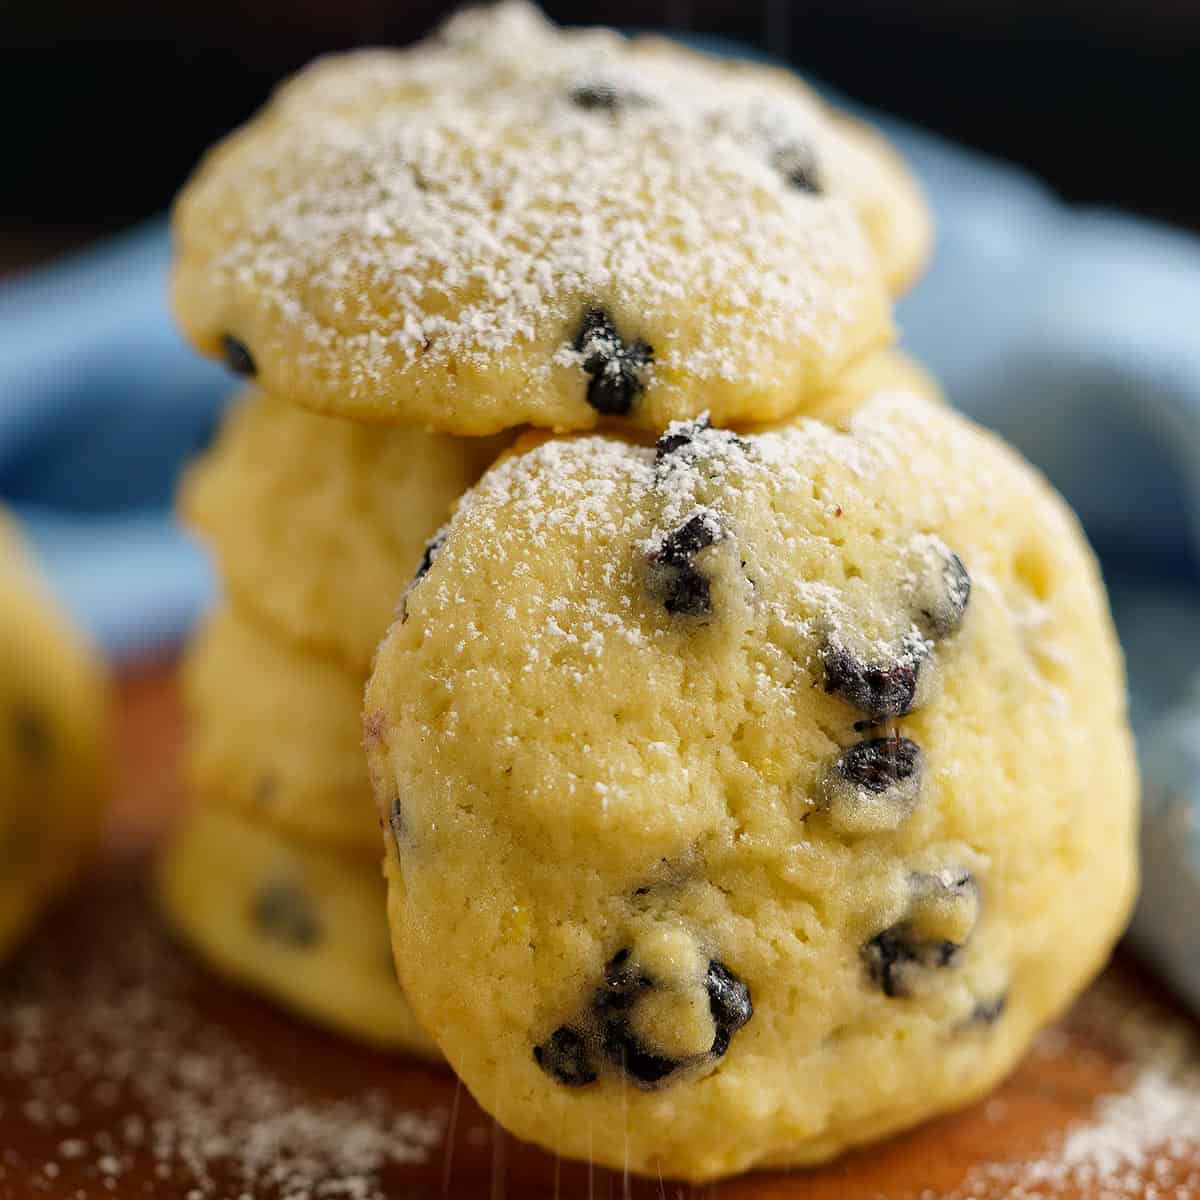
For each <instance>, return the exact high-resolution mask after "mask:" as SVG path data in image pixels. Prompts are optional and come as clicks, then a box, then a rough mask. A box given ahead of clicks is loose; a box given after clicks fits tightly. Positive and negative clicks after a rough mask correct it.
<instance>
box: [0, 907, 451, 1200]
mask: <svg viewBox="0 0 1200 1200" xmlns="http://www.w3.org/2000/svg"><path fill="white" fill-rule="evenodd" d="M104 900H105V901H106V902H107V903H106V904H105V905H104V907H103V909H102V911H98V912H96V913H95V915H92V914H90V913H89V914H88V915H85V916H83V918H82V919H83V923H84V924H85V925H86V936H84V937H82V938H81V939H80V941H81V943H82V949H81V945H79V944H70V945H63V946H61V948H60V947H58V946H57V945H51V946H47V945H46V944H45V943H43V944H42V945H41V946H40V947H39V950H38V952H37V953H36V954H34V955H32V956H31V957H29V958H28V959H26V960H24V961H23V962H19V963H18V964H16V966H15V967H13V968H10V969H9V970H7V971H6V972H5V974H4V975H3V976H0V1080H3V1081H4V1083H3V1087H2V1088H0V1130H3V1129H5V1128H6V1127H7V1128H8V1129H10V1130H11V1129H13V1128H14V1127H17V1126H18V1124H19V1126H20V1127H23V1129H24V1132H23V1134H22V1136H20V1137H19V1138H14V1137H12V1135H11V1134H9V1135H8V1136H7V1137H3V1136H0V1197H4V1198H5V1200H8V1197H10V1196H11V1197H14V1198H15V1197H25V1196H28V1195H30V1194H31V1189H32V1191H34V1192H36V1191H38V1190H41V1191H50V1192H56V1191H57V1190H58V1189H59V1188H60V1187H62V1186H63V1181H64V1180H66V1179H68V1178H69V1179H70V1180H71V1181H72V1183H73V1185H74V1186H73V1187H72V1188H71V1190H70V1191H69V1192H68V1193H67V1194H69V1195H72V1196H73V1197H74V1198H75V1200H85V1197H89V1196H104V1195H112V1194H117V1195H121V1196H132V1195H162V1196H172V1197H174V1196H180V1197H187V1198H188V1200H208V1198H209V1197H214V1198H215V1197H230V1198H231V1200H241V1197H247V1198H249V1197H253V1198H254V1200H259V1198H266V1197H270V1198H275V1197H279V1198H281V1200H282V1198H287V1200H317V1198H318V1197H329V1198H338V1200H340V1198H343V1197H344V1198H346V1200H376V1198H379V1200H381V1198H382V1197H384V1196H385V1195H389V1194H392V1189H391V1187H388V1186H385V1185H386V1181H387V1179H388V1177H389V1172H394V1171H395V1170H396V1169H398V1168H403V1167H406V1166H413V1165H419V1164H421V1163H424V1162H425V1161H426V1160H427V1159H429V1158H430V1156H431V1154H432V1153H433V1150H434V1148H435V1147H438V1146H440V1143H441V1139H442V1134H443V1130H444V1125H445V1114H444V1112H441V1111H439V1110H430V1109H429V1108H428V1107H424V1108H415V1109H409V1108H408V1107H406V1106H405V1104H404V1102H403V1098H402V1097H399V1096H397V1095H395V1094H393V1093H391V1092H389V1090H388V1088H387V1071H386V1068H385V1069H384V1070H383V1071H376V1072H375V1076H376V1078H377V1079H378V1080H379V1086H374V1087H369V1088H363V1087H362V1086H361V1084H360V1083H359V1079H360V1075H359V1074H358V1072H357V1071H356V1069H355V1064H356V1062H357V1064H358V1066H359V1068H361V1065H362V1062H363V1061H364V1060H366V1061H370V1060H371V1059H372V1058H373V1057H374V1056H372V1055H370V1054H369V1053H368V1052H364V1051H362V1050H357V1049H355V1048H353V1047H348V1046H343V1045H342V1044H341V1043H337V1042H335V1041H333V1040H332V1039H324V1038H322V1037H321V1036H320V1035H317V1034H312V1035H309V1036H304V1034H303V1032H302V1031H297V1032H295V1033H293V1034H292V1035H291V1045H290V1046H289V1045H288V1035H287V1032H286V1029H287V1026H286V1023H285V1022H282V1021H281V1025H283V1028H284V1035H283V1041H282V1053H281V1038H280V1031H279V1029H275V1031H274V1035H273V1036H272V1037H271V1038H269V1039H266V1043H267V1044H264V1045H261V1046H260V1045H257V1044H256V1043H255V1042H254V1041H253V1040H252V1039H251V1038H249V1037H247V1036H245V1032H244V1031H241V1030H239V1029H237V1028H236V1027H233V1026H231V1025H230V1024H228V1023H227V1022H226V1020H225V1019H224V1018H225V1017H226V1015H227V1014H225V1013H223V1012H219V1011H218V1012H216V1013H214V1012H213V1011H212V1010H211V1008H210V1007H208V1006H206V1004H205V997H204V995H203V994H202V991H203V988H204V987H205V986H206V985H205V982H204V979H203V976H202V975H200V974H199V973H198V971H197V970H196V969H195V968H194V967H193V966H192V965H191V964H190V963H188V962H187V961H186V959H185V958H184V957H183V956H182V954H181V953H179V952H177V951H175V950H174V949H173V948H172V947H171V946H169V945H168V944H167V942H166V941H165V938H164V936H163V934H162V933H161V931H160V930H159V929H158V928H157V927H156V926H155V924H154V919H153V914H152V913H151V912H149V911H147V910H146V908H145V905H144V901H142V900H141V899H140V898H139V897H138V896H137V895H136V894H135V893H134V892H133V891H132V889H131V888H124V889H121V890H117V891H110V892H106V893H105V894H104ZM81 932H82V931H81ZM70 940H71V942H72V943H74V942H75V937H74V935H72V936H71V938H70ZM198 986H199V989H200V990H198ZM233 999H234V1002H235V1004H236V1002H237V1000H238V999H240V998H239V997H234V998H233ZM386 1061H387V1060H386V1059H385V1060H384V1062H385V1063H386ZM6 1143H7V1144H6Z"/></svg>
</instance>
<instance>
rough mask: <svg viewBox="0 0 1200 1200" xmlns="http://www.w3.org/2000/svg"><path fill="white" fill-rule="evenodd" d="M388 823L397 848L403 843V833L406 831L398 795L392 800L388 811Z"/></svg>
mask: <svg viewBox="0 0 1200 1200" xmlns="http://www.w3.org/2000/svg"><path fill="white" fill-rule="evenodd" d="M388 825H389V827H390V828H391V831H392V837H393V838H395V840H396V849H397V850H399V849H400V847H401V846H402V845H403V844H404V839H405V834H406V833H407V830H406V827H405V822H404V810H403V809H402V808H401V807H400V798H399V796H397V797H396V799H395V800H393V801H392V809H391V812H389V813H388Z"/></svg>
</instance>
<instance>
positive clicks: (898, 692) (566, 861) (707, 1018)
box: [364, 387, 1136, 1180]
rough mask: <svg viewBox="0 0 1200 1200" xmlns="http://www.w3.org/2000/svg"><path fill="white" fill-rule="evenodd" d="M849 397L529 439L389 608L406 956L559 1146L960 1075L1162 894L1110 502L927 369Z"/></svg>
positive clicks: (857, 1109) (653, 1152) (787, 1147)
mask: <svg viewBox="0 0 1200 1200" xmlns="http://www.w3.org/2000/svg"><path fill="white" fill-rule="evenodd" d="M829 411H830V413H831V418H830V421H829V422H820V421H816V420H796V421H793V422H789V423H786V424H783V425H780V426H778V427H776V428H774V429H769V430H760V431H756V432H753V433H746V434H742V435H737V434H733V433H730V432H727V431H722V430H714V429H709V428H705V427H704V426H703V425H702V424H701V423H681V424H677V425H674V426H672V427H671V428H670V429H668V430H667V431H666V433H665V434H664V435H663V437H662V438H661V439H660V440H659V443H658V445H657V447H656V448H654V449H650V448H643V447H637V446H633V445H630V444H628V443H627V442H624V441H621V440H618V439H616V438H611V437H597V436H587V437H576V438H557V439H550V440H548V441H543V442H542V443H540V444H532V445H531V443H530V442H525V443H518V447H517V450H516V451H515V452H514V453H512V454H510V455H509V456H508V457H507V458H505V459H503V460H501V462H500V463H499V464H498V465H497V466H496V467H494V468H493V469H492V470H490V471H489V472H488V473H487V474H486V475H485V476H484V477H483V479H482V480H481V482H480V483H479V484H478V485H477V486H476V488H475V489H473V491H471V492H470V493H468V494H467V496H466V497H465V498H464V499H463V501H462V502H461V503H460V505H459V507H458V509H457V512H456V514H455V517H454V518H453V520H452V522H451V524H450V526H449V527H448V532H447V537H446V539H445V541H444V543H443V545H442V546H441V548H440V550H439V552H438V554H437V556H436V557H435V558H434V560H433V563H432V566H431V568H430V570H429V571H428V573H427V574H426V575H425V576H424V578H423V579H421V580H420V581H419V582H418V583H417V584H416V585H415V586H414V587H413V588H412V589H411V590H410V592H409V593H408V596H407V600H406V609H407V620H406V621H405V622H404V623H397V624H395V625H394V626H393V627H392V630H391V632H390V634H389V636H388V638H387V640H386V641H385V642H384V643H383V645H382V647H381V650H380V653H379V656H378V658H377V661H376V665H375V668H374V672H373V675H372V678H371V681H370V684H369V686H368V692H367V701H366V708H365V718H364V719H365V731H366V737H367V748H368V755H369V758H370V763H371V777H372V781H373V784H374V786H375V789H376V795H377V800H378V802H379V805H380V811H381V815H382V816H383V817H385V818H386V819H387V820H388V823H389V826H390V828H391V830H392V833H393V836H392V839H391V844H390V847H389V853H388V856H387V871H388V877H389V885H390V888H389V917H390V924H391V930H392V937H393V944H394V946H395V948H396V952H397V962H398V964H399V969H400V971H401V974H402V977H403V978H404V980H405V983H406V986H407V987H408V989H409V994H410V997H411V999H412V1002H413V1006H414V1008H415V1010H416V1011H417V1013H418V1014H419V1016H420V1017H421V1018H422V1019H423V1020H425V1021H426V1023H427V1025H428V1027H429V1029H430V1031H431V1033H432V1034H433V1036H434V1037H435V1038H436V1039H437V1041H438V1043H439V1044H440V1045H441V1047H442V1049H443V1050H444V1052H445V1053H446V1056H447V1058H448V1059H449V1061H450V1063H451V1065H452V1066H453V1067H454V1068H455V1070H456V1071H457V1072H458V1073H459V1075H460V1077H461V1078H462V1080H463V1082H464V1083H465V1084H466V1085H467V1087H468V1088H470V1090H471V1092H472V1093H473V1094H474V1095H475V1097H476V1098H477V1099H478V1100H479V1101H480V1103H481V1104H483V1105H484V1106H485V1107H487V1108H488V1109H489V1110H490V1111H491V1112H492V1113H493V1114H494V1115H495V1116H496V1117H497V1119H498V1120H499V1121H501V1123H503V1124H504V1125H506V1126H507V1127H508V1128H510V1129H511V1130H512V1131H513V1132H514V1133H516V1134H517V1135H519V1136H521V1137H524V1138H527V1139H530V1140H533V1141H536V1142H538V1143H540V1144H542V1145H544V1146H547V1147H549V1148H550V1149H552V1150H554V1151H555V1152H558V1153H562V1154H567V1155H572V1156H577V1157H581V1158H586V1157H588V1156H589V1155H590V1156H592V1157H594V1159H595V1160H596V1161H599V1162H603V1163H606V1164H609V1165H612V1166H614V1167H621V1166H623V1165H627V1166H629V1167H631V1168H632V1169H634V1170H637V1171H641V1172H646V1173H649V1174H651V1175H653V1174H654V1173H655V1172H656V1171H661V1172H662V1174H663V1175H664V1176H667V1177H682V1178H687V1179H692V1180H704V1179H711V1178H715V1177H718V1176H721V1175H726V1174H730V1173H733V1172H736V1171H741V1170H744V1169H747V1168H750V1167H754V1166H762V1165H782V1164H799V1163H808V1162H817V1161H820V1160H823V1159H827V1158H829V1157H831V1156H832V1155H834V1154H836V1153H838V1152H839V1151H841V1150H843V1149H845V1148H847V1147H849V1146H852V1145H855V1144H857V1143H860V1142H864V1141H867V1140H870V1139H873V1138H877V1137H882V1136H884V1135H886V1134H888V1133H890V1132H893V1131H896V1130H899V1129H902V1128H904V1127H906V1126H909V1125H912V1124H914V1123H916V1122H918V1121H920V1120H922V1119H924V1118H926V1117H929V1116H932V1115H934V1114H936V1113H939V1112H943V1111H945V1110H947V1109H950V1108H954V1107H956V1106H959V1105H962V1104H965V1103H966V1102H968V1101H969V1100H971V1099H973V1098H974V1097H976V1096H979V1095H980V1094H982V1093H983V1092H985V1091H986V1090H987V1089H988V1088H989V1087H990V1086H992V1085H993V1084H994V1083H995V1082H996V1080H997V1079H999V1078H1000V1077H1001V1076H1002V1075H1003V1074H1004V1073H1005V1072H1007V1071H1008V1070H1009V1069H1010V1068H1011V1067H1012V1066H1013V1064H1014V1063H1015V1062H1016V1061H1017V1059H1018V1058H1019V1057H1020V1055H1021V1054H1022V1052H1023V1051H1024V1049H1025V1048H1026V1047H1027V1046H1028V1044H1029V1042H1030V1039H1031V1038H1032V1037H1033V1035H1034V1034H1035V1032H1036V1031H1037V1030H1038V1029H1039V1028H1041V1027H1042V1026H1043V1025H1044V1024H1045V1023H1046V1022H1047V1021H1049V1020H1050V1019H1052V1018H1053V1017H1054V1016H1055V1015H1056V1014H1057V1013H1059V1012H1060V1011H1061V1010H1062V1009H1063V1008H1064V1007H1065V1006H1066V1005H1067V1004H1068V1003H1069V1002H1070V1000H1071V999H1072V998H1073V997H1074V996H1075V995H1076V993H1077V992H1078V990H1079V989H1080V988H1081V987H1082V986H1083V984H1084V983H1085V982H1086V981H1087V980H1088V979H1089V978H1090V977H1091V976H1092V975H1093V973H1094V972H1095V971H1096V970H1097V969H1098V968H1099V966H1100V964H1101V963H1102V962H1103V960H1104V959H1105V957H1106V956H1107V954H1108V952H1109V950H1110V948H1111V946H1112V944H1113V942H1114V940H1115V938H1116V937H1117V935H1118V934H1119V932H1120V930H1121V928H1122V926H1123V923H1124V921H1125V919H1126V916H1127V913H1128V910H1129V906H1130V902H1131V898H1132V895H1133V891H1134V884H1135V874H1136V854H1135V851H1136V829H1135V826H1136V783H1135V776H1134V766H1133V756H1132V746H1131V739H1130V735H1129V730H1128V726H1127V722H1126V716H1125V695H1124V680H1123V669H1122V663H1121V660H1120V655H1119V651H1118V649H1117V646H1116V641H1115V638H1114V635H1113V630H1112V626H1111V621H1110V618H1109V614H1108V610H1107V604H1106V601H1105V597H1104V592H1103V589H1102V586H1101V583H1100V579H1099V574H1098V571H1097V569H1096V564H1095V562H1094V560H1093V558H1092V555H1091V553H1090V551H1089V549H1088V547H1087V545H1086V543H1085V542H1084V539H1083V537H1082V535H1081V533H1080V530H1079V528H1078V525H1077V523H1076V521H1075V519H1074V517H1073V515H1072V514H1071V513H1070V511H1069V510H1068V509H1067V508H1066V506H1065V505H1064V504H1063V502H1062V501H1061V499H1060V498H1059V497H1058V496H1057V495H1056V494H1054V493H1053V492H1052V491H1051V490H1050V489H1049V488H1048V486H1047V485H1046V483H1045V481H1044V480H1043V479H1042V478H1041V477H1040V476H1039V475H1038V474H1037V473H1036V472H1034V471H1033V470H1032V468H1030V467H1029V466H1028V465H1027V464H1026V463H1024V462H1023V461H1022V460H1021V459H1020V458H1019V457H1018V456H1017V455H1016V454H1015V453H1013V452H1012V451H1011V450H1010V449H1009V448H1008V447H1006V446H1004V445H1003V444H1002V443H1000V442H999V441H998V440H997V439H995V438H994V437H992V436H990V435H988V434H986V433H984V432H983V431H981V430H979V429H978V428H977V427H975V426H973V425H972V424H971V423H970V422H968V421H966V420H965V419H963V418H962V417H960V416H958V415H957V414H955V413H953V412H952V411H951V410H950V409H948V408H946V407H945V406H943V405H941V404H939V403H937V402H935V401H932V400H930V399H928V398H926V397H924V396H922V395H920V394H919V393H918V391H917V390H910V391H907V392H906V391H904V390H903V389H896V388H894V387H884V388H883V389H882V390H880V391H878V392H877V393H875V394H872V395H868V396H867V397H866V398H865V399H859V400H857V401H856V402H855V403H851V404H845V405H837V404H832V405H831V406H830V408H829ZM523 445H524V446H529V445H531V448H529V449H527V450H526V451H525V452H524V453H521V452H520V450H521V449H522V446H523Z"/></svg>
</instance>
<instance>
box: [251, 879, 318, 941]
mask: <svg viewBox="0 0 1200 1200" xmlns="http://www.w3.org/2000/svg"><path fill="white" fill-rule="evenodd" d="M254 920H255V921H256V922H257V923H258V925H259V926H260V927H261V928H262V930H263V932H264V933H267V934H269V935H270V936H271V937H274V938H277V939H278V940H279V941H281V942H287V943H288V945H290V946H296V947H300V948H302V949H307V948H308V947H311V946H315V945H316V944H317V942H319V941H320V940H321V926H320V922H319V921H318V920H317V914H316V913H315V912H314V911H313V906H312V902H311V901H310V900H309V898H308V896H307V895H306V894H305V893H304V892H303V891H301V889H300V888H298V887H296V886H295V885H294V884H290V883H276V884H271V885H269V886H267V887H265V888H263V890H262V891H261V892H259V894H258V895H257V896H256V897H255V899H254Z"/></svg>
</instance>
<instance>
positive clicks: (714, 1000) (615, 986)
mask: <svg viewBox="0 0 1200 1200" xmlns="http://www.w3.org/2000/svg"><path fill="white" fill-rule="evenodd" d="M654 986H655V985H654V981H653V980H652V979H651V978H649V977H648V976H647V975H646V974H645V973H643V972H641V971H637V970H635V969H634V968H633V966H632V964H631V959H630V953H629V951H628V950H622V951H620V952H619V953H618V954H617V955H615V956H614V957H613V959H612V960H611V961H610V962H609V964H608V966H607V967H605V969H604V984H603V986H602V987H601V988H600V989H599V990H598V991H597V992H596V996H595V998H594V1000H593V1002H592V1007H593V1010H594V1012H595V1014H596V1018H597V1020H598V1021H599V1023H600V1028H601V1045H602V1047H603V1050H604V1054H605V1057H606V1058H608V1059H609V1061H610V1062H612V1063H613V1064H615V1065H616V1066H617V1067H619V1068H620V1069H621V1070H622V1071H623V1072H624V1073H625V1074H626V1075H627V1076H628V1077H629V1078H630V1079H631V1080H633V1082H634V1083H636V1084H638V1085H639V1086H641V1087H646V1088H649V1087H655V1086H657V1085H658V1084H660V1083H661V1082H662V1081H663V1080H664V1079H666V1078H667V1077H668V1076H669V1075H672V1074H674V1073H675V1072H676V1071H679V1070H682V1069H684V1068H685V1067H690V1066H695V1065H697V1064H698V1063H700V1062H702V1061H705V1060H711V1059H717V1058H720V1057H721V1056H722V1055H723V1054H724V1053H725V1051H726V1050H728V1049H729V1043H730V1041H731V1040H732V1038H733V1035H734V1034H735V1033H737V1031H738V1030H739V1029H741V1028H742V1026H743V1025H745V1024H746V1023H747V1022H748V1021H749V1020H750V1018H751V1017H752V1016H753V1015H754V1008H753V1005H752V1004H751V1003H750V990H749V989H748V988H747V987H746V985H745V984H744V983H743V982H742V981H741V980H740V979H738V977H737V976H736V975H734V974H733V972H732V971H730V970H729V968H728V967H726V966H725V965H724V964H723V963H720V962H718V961H716V960H715V959H713V960H712V961H710V962H709V964H708V971H707V973H706V975H705V978H704V988H705V991H706V992H707V993H708V1006H709V1012H710V1013H711V1014H712V1018H713V1027H714V1034H713V1041H712V1045H711V1046H710V1047H709V1049H708V1051H707V1052H706V1053H704V1054H700V1055H693V1056H690V1057H688V1058H671V1057H668V1056H666V1055H661V1054H655V1053H654V1052H653V1051H652V1050H649V1049H648V1048H647V1047H645V1046H644V1045H642V1043H641V1040H640V1039H639V1038H638V1037H637V1035H636V1034H635V1033H634V1032H633V1030H632V1028H631V1027H630V1024H629V1014H630V1012H631V1010H632V1009H633V1006H634V1005H635V1004H636V1002H637V1000H638V998H639V996H640V995H641V994H642V993H644V992H646V991H649V990H650V989H651V988H653V987H654Z"/></svg>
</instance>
